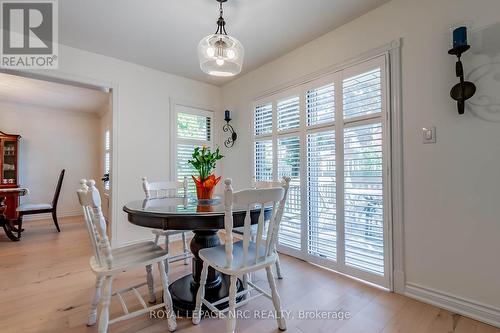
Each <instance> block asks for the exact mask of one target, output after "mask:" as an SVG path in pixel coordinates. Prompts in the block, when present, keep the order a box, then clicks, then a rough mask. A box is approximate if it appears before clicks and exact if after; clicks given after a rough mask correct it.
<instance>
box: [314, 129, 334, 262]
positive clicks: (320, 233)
mask: <svg viewBox="0 0 500 333" xmlns="http://www.w3.org/2000/svg"><path fill="white" fill-rule="evenodd" d="M307 167H308V173H307V174H308V179H307V181H308V213H309V216H308V223H309V228H308V233H309V235H308V251H309V253H310V254H311V255H315V256H319V257H322V258H326V259H330V260H337V227H336V195H335V194H336V180H335V170H336V167H335V131H333V130H331V131H325V132H319V133H313V134H308V135H307Z"/></svg>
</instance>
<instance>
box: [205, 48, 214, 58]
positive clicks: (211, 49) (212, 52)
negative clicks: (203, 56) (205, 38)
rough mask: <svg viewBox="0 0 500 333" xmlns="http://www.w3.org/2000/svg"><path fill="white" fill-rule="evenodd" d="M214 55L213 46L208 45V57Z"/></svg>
mask: <svg viewBox="0 0 500 333" xmlns="http://www.w3.org/2000/svg"><path fill="white" fill-rule="evenodd" d="M214 55H215V50H214V48H213V47H209V48H208V49H207V56H209V57H213V56H214Z"/></svg>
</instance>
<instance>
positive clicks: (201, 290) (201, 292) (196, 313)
mask: <svg viewBox="0 0 500 333" xmlns="http://www.w3.org/2000/svg"><path fill="white" fill-rule="evenodd" d="M207 275H208V264H207V263H206V262H203V269H202V270H201V276H200V286H199V287H198V292H197V293H196V307H195V308H194V310H193V324H194V325H198V324H199V323H200V319H201V306H202V300H203V298H204V297H205V283H206V282H207Z"/></svg>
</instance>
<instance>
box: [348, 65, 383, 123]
mask: <svg viewBox="0 0 500 333" xmlns="http://www.w3.org/2000/svg"><path fill="white" fill-rule="evenodd" d="M342 87H343V92H342V95H343V106H344V107H343V115H344V119H349V118H353V117H359V116H366V115H370V114H374V113H379V112H381V111H382V82H381V70H380V68H376V69H373V70H371V71H368V72H365V73H362V74H359V75H356V76H352V77H349V78H347V79H344V81H343V86H342Z"/></svg>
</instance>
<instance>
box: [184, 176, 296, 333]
mask: <svg viewBox="0 0 500 333" xmlns="http://www.w3.org/2000/svg"><path fill="white" fill-rule="evenodd" d="M225 184H226V187H225V190H224V205H225V217H224V224H225V232H226V236H225V237H226V239H225V244H224V245H220V246H216V247H212V248H206V249H202V250H200V252H199V256H200V258H201V259H202V260H203V269H202V272H201V278H200V286H199V289H198V293H197V296H196V307H195V310H194V311H193V324H195V325H196V324H198V323H199V322H200V319H201V307H202V304H204V305H205V306H207V308H208V309H209V310H211V311H213V312H215V313H217V314H219V315H220V316H221V317H225V318H226V332H227V333H233V332H234V331H235V328H236V316H235V315H236V298H237V297H239V296H243V295H246V298H245V299H244V300H243V301H241V302H240V303H238V307H239V306H242V305H244V304H246V303H248V302H249V301H251V300H252V299H254V298H255V297H258V296H260V295H264V296H266V297H267V298H269V299H271V300H272V302H273V304H274V308H275V310H276V314H277V318H276V319H277V322H278V327H279V329H280V330H282V331H284V330H286V323H285V319H284V318H283V312H282V310H281V301H280V297H279V295H278V291H277V289H276V282H275V281H274V276H273V271H272V266H273V265H274V264H275V263H276V259H277V255H276V252H275V250H274V249H275V244H276V241H277V238H278V230H279V224H280V221H281V218H282V216H283V209H284V198H285V191H286V190H287V186H288V185H285V186H284V187H274V188H266V189H247V190H243V191H239V192H234V193H233V188H232V186H231V179H226V180H225ZM233 204H238V205H244V206H246V207H247V211H246V216H245V221H244V228H245V230H244V236H243V240H242V241H238V242H236V243H233ZM254 204H258V205H260V207H261V209H260V216H259V220H258V227H257V233H256V235H255V242H253V241H251V238H252V230H251V218H250V211H251V209H252V207H254ZM270 204H272V213H271V219H270V221H269V224H268V229H267V233H266V235H265V239H264V211H265V205H270ZM208 267H213V268H214V269H215V270H217V271H219V272H221V273H223V274H227V275H229V276H230V287H229V296H228V297H225V298H223V299H221V300H219V301H217V302H215V303H210V302H208V301H207V300H206V299H205V298H204V296H205V282H206V279H207V274H208ZM261 269H265V270H266V273H267V280H268V282H269V287H270V288H271V294H269V293H268V292H266V291H264V290H263V289H262V288H260V287H259V286H257V285H255V284H253V283H252V282H251V281H249V280H248V274H250V273H252V272H255V271H257V270H261ZM238 277H242V278H243V288H244V290H242V291H241V292H237V291H236V288H237V287H236V283H237V280H238ZM252 291H255V292H256V293H257V295H252V294H251V293H252ZM224 302H228V303H229V307H228V308H226V309H224V310H219V309H217V307H216V306H217V305H220V304H223V303H224Z"/></svg>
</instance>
